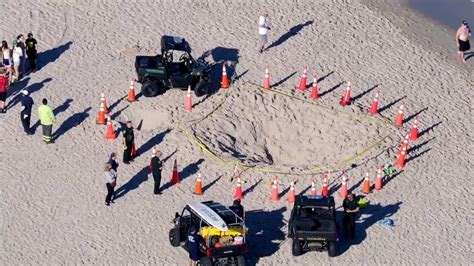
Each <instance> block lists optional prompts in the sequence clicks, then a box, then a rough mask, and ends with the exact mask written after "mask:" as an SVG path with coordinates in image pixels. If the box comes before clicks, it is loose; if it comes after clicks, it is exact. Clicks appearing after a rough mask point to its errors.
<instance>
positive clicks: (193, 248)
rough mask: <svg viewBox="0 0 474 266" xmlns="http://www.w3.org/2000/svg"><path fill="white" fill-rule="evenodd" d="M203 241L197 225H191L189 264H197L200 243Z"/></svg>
mask: <svg viewBox="0 0 474 266" xmlns="http://www.w3.org/2000/svg"><path fill="white" fill-rule="evenodd" d="M200 242H201V238H200V237H199V235H198V234H197V229H196V227H194V226H193V227H191V230H190V232H189V235H188V252H189V259H190V260H191V261H190V264H189V265H192V266H193V265H197V263H198V261H199V259H200V258H199V244H200Z"/></svg>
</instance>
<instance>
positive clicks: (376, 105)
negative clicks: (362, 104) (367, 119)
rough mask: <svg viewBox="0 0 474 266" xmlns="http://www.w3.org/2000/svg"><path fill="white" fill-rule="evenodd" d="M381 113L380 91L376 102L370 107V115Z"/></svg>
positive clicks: (376, 96)
mask: <svg viewBox="0 0 474 266" xmlns="http://www.w3.org/2000/svg"><path fill="white" fill-rule="evenodd" d="M378 112H379V91H377V92H376V93H375V97H374V101H373V102H372V106H371V107H370V110H369V114H371V115H376V114H378Z"/></svg>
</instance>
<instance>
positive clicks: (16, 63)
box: [12, 40, 22, 82]
mask: <svg viewBox="0 0 474 266" xmlns="http://www.w3.org/2000/svg"><path fill="white" fill-rule="evenodd" d="M12 57H13V76H12V82H15V81H16V80H17V79H19V77H20V63H21V57H22V50H21V47H20V46H18V43H17V41H16V40H15V41H13V52H12Z"/></svg>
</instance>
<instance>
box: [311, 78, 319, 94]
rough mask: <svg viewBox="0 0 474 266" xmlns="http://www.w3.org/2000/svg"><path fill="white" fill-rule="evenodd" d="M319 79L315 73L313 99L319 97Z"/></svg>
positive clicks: (312, 90) (312, 89)
mask: <svg viewBox="0 0 474 266" xmlns="http://www.w3.org/2000/svg"><path fill="white" fill-rule="evenodd" d="M317 83H318V79H317V77H316V75H314V78H313V86H312V88H311V97H310V98H311V99H313V100H316V99H318V98H319V95H318V84H317Z"/></svg>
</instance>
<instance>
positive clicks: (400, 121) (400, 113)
mask: <svg viewBox="0 0 474 266" xmlns="http://www.w3.org/2000/svg"><path fill="white" fill-rule="evenodd" d="M404 107H405V105H404V104H403V103H402V104H401V105H400V109H399V110H398V114H397V118H396V119H395V121H394V124H395V125H396V126H401V125H402V124H403V108H404Z"/></svg>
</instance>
